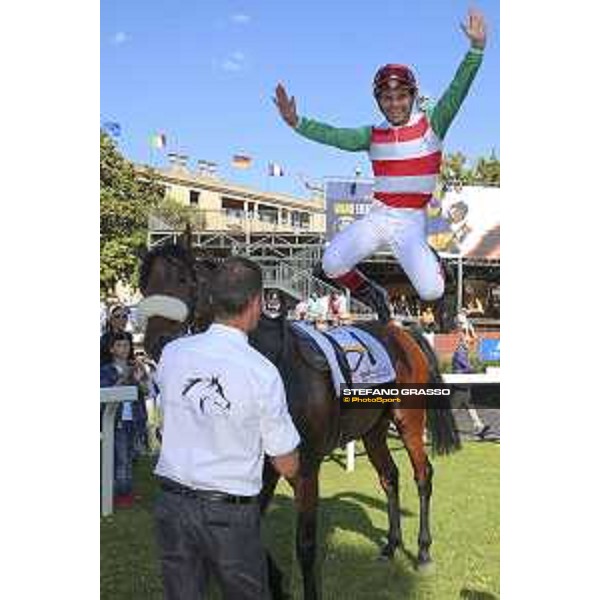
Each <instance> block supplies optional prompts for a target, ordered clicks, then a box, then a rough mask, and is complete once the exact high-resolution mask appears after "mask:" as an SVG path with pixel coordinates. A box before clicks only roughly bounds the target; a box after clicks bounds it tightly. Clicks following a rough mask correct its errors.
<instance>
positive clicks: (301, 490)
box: [294, 465, 319, 600]
mask: <svg viewBox="0 0 600 600" xmlns="http://www.w3.org/2000/svg"><path fill="white" fill-rule="evenodd" d="M294 494H295V499H296V508H297V510H298V524H297V528H296V553H297V555H298V561H299V562H300V568H301V570H302V581H303V585H304V596H303V597H304V600H317V598H318V596H319V595H318V594H317V576H316V572H315V561H316V557H317V508H318V502H319V465H315V466H312V467H311V468H310V469H309V470H307V471H306V472H304V473H301V474H300V475H298V477H297V479H296V480H295V481H294Z"/></svg>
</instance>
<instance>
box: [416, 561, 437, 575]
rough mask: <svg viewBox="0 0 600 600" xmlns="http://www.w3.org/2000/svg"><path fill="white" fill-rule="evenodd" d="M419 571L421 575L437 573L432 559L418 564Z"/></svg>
mask: <svg viewBox="0 0 600 600" xmlns="http://www.w3.org/2000/svg"><path fill="white" fill-rule="evenodd" d="M417 571H418V573H419V575H425V576H429V575H433V574H434V573H435V563H434V562H433V561H431V560H428V561H427V562H422V563H419V564H418V565H417Z"/></svg>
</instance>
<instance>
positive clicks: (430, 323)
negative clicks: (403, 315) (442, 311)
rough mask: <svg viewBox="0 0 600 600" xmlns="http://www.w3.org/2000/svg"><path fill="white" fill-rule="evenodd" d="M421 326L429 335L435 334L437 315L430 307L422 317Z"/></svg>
mask: <svg viewBox="0 0 600 600" xmlns="http://www.w3.org/2000/svg"><path fill="white" fill-rule="evenodd" d="M421 325H422V326H423V329H424V330H425V331H426V332H427V333H435V315H434V314H433V310H432V308H431V306H428V307H427V308H426V309H425V311H424V312H423V314H422V315H421Z"/></svg>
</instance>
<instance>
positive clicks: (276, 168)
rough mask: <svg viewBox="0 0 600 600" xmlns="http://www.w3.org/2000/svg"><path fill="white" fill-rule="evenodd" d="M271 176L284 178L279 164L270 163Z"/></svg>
mask: <svg viewBox="0 0 600 600" xmlns="http://www.w3.org/2000/svg"><path fill="white" fill-rule="evenodd" d="M269 175H270V176H271V177H283V168H282V167H281V165H278V164H277V163H271V162H270V163H269Z"/></svg>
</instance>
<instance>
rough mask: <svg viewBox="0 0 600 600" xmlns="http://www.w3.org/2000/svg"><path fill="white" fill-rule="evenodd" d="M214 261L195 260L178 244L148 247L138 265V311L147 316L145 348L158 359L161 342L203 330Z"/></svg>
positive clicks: (208, 313)
mask: <svg viewBox="0 0 600 600" xmlns="http://www.w3.org/2000/svg"><path fill="white" fill-rule="evenodd" d="M213 269H214V264H213V263H212V262H211V261H208V260H198V261H197V260H194V257H193V254H192V253H191V250H190V249H189V248H187V247H185V246H184V245H181V244H173V243H168V244H163V245H161V246H157V247H156V248H153V249H152V250H150V251H149V252H148V253H147V254H146V255H145V256H144V259H143V261H142V265H141V268H140V290H141V292H142V294H143V295H144V299H143V300H142V301H141V302H140V305H139V309H138V310H139V313H140V314H141V315H142V317H143V318H144V319H145V320H146V331H145V335H144V348H145V350H146V352H148V354H149V355H150V356H151V357H152V358H153V359H154V360H155V361H158V359H159V358H160V353H161V352H162V349H163V347H164V345H165V344H166V343H167V342H168V341H170V340H172V339H175V338H177V337H179V336H181V335H184V334H186V333H190V332H197V331H203V330H204V329H206V328H207V327H208V325H209V324H210V323H211V321H212V318H213V317H212V309H211V306H210V302H209V294H208V291H209V282H210V275H211V272H212V270H213Z"/></svg>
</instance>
